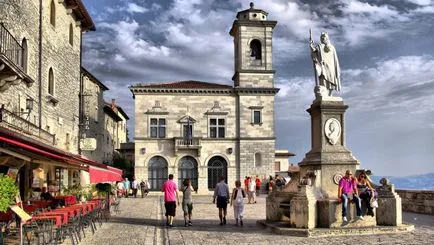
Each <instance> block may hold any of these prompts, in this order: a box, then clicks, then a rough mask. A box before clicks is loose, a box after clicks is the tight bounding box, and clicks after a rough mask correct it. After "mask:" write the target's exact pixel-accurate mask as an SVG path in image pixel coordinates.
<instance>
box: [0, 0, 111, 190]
mask: <svg viewBox="0 0 434 245" xmlns="http://www.w3.org/2000/svg"><path fill="white" fill-rule="evenodd" d="M0 22H1V23H0V33H1V34H0V105H1V109H0V170H1V173H4V172H7V171H11V170H13V169H14V168H16V169H19V174H20V190H21V195H22V197H23V198H27V193H26V192H27V191H28V187H29V186H32V187H35V188H36V187H42V186H48V187H50V188H51V187H52V191H55V192H56V191H58V190H59V189H60V188H61V187H62V186H68V185H71V184H78V183H80V182H81V178H80V177H82V175H83V173H85V172H87V171H88V167H89V166H91V165H92V166H95V167H98V168H102V169H106V168H107V166H105V165H103V164H101V163H98V162H94V161H89V160H87V159H84V158H82V157H81V156H80V155H78V153H79V137H80V134H79V131H80V128H79V127H80V125H82V123H81V122H80V118H81V115H80V114H81V109H82V108H81V107H80V100H79V98H80V96H81V95H82V94H81V88H82V84H81V75H80V74H81V71H80V70H81V69H80V67H81V43H82V35H83V33H85V32H87V31H92V30H95V26H94V23H93V21H92V19H91V17H90V16H89V14H88V12H87V10H86V8H85V6H84V4H83V3H82V1H81V0H42V1H40V0H26V1H18V0H10V1H0Z"/></svg>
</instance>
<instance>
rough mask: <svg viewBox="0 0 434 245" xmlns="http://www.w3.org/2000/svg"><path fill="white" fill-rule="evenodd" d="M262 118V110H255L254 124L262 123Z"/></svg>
mask: <svg viewBox="0 0 434 245" xmlns="http://www.w3.org/2000/svg"><path fill="white" fill-rule="evenodd" d="M261 123H262V118H261V111H256V110H255V111H253V124H261Z"/></svg>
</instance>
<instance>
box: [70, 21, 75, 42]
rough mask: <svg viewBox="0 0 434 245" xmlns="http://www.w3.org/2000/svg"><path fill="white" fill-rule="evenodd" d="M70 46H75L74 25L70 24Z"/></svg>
mask: <svg viewBox="0 0 434 245" xmlns="http://www.w3.org/2000/svg"><path fill="white" fill-rule="evenodd" d="M69 44H71V46H74V29H73V28H72V24H69Z"/></svg>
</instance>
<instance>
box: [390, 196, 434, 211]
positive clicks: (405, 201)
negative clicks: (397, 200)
mask: <svg viewBox="0 0 434 245" xmlns="http://www.w3.org/2000/svg"><path fill="white" fill-rule="evenodd" d="M396 192H397V193H398V195H399V196H400V197H401V201H402V211H405V212H412V213H421V214H433V215H434V191H433V190H430V191H428V190H396Z"/></svg>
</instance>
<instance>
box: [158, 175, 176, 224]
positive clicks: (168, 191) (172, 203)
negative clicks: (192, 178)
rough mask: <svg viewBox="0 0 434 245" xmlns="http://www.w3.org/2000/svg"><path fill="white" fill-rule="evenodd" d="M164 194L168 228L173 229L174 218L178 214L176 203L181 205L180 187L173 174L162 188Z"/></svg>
mask: <svg viewBox="0 0 434 245" xmlns="http://www.w3.org/2000/svg"><path fill="white" fill-rule="evenodd" d="M161 191H162V192H164V207H165V208H166V226H168V227H173V218H174V217H175V214H176V202H178V205H179V194H178V187H177V185H176V183H175V181H173V174H169V179H168V180H166V182H164V184H163V186H162V187H161Z"/></svg>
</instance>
